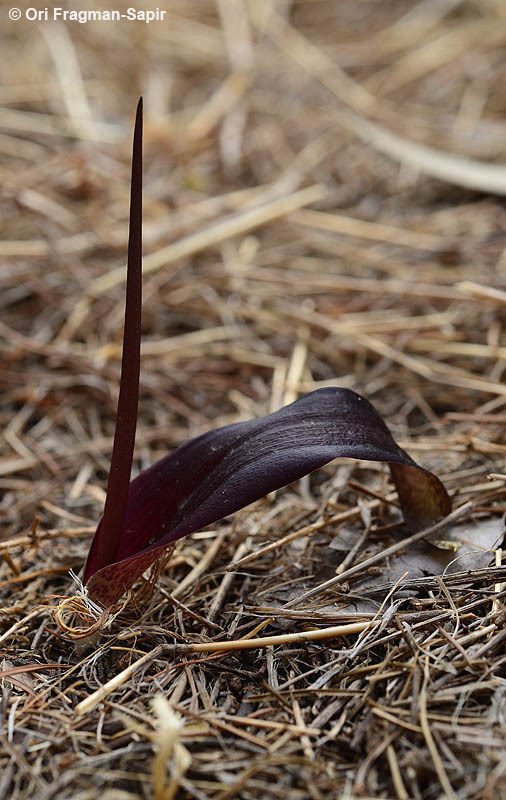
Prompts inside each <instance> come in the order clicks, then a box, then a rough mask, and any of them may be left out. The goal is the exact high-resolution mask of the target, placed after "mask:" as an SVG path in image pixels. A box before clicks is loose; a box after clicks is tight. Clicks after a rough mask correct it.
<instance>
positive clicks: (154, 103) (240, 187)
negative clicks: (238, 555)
mask: <svg viewBox="0 0 506 800" xmlns="http://www.w3.org/2000/svg"><path fill="white" fill-rule="evenodd" d="M44 8H45V7H44ZM44 8H41V9H37V10H38V11H41V12H42V14H43V15H44V13H45V10H44ZM10 9H11V6H10V5H9V4H8V3H5V2H2V3H1V11H0V14H1V18H2V26H1V30H2V33H1V37H2V42H1V45H2V54H3V57H2V59H1V63H0V73H1V78H2V80H1V88H0V155H1V166H0V170H1V173H0V175H1V180H0V183H1V197H2V200H1V228H2V240H3V241H2V244H1V245H0V257H1V266H0V281H1V292H0V303H1V307H2V315H1V323H0V324H1V327H0V335H1V337H2V340H1V355H2V371H1V373H0V381H1V389H2V400H3V402H2V408H3V410H2V425H3V427H4V434H3V436H2V445H1V454H2V455H1V460H0V478H1V479H2V480H3V489H4V495H3V496H4V501H3V507H2V513H3V519H2V522H3V523H4V525H5V526H6V530H8V531H9V532H10V533H12V531H13V530H17V529H19V528H20V527H22V526H23V525H26V524H28V523H29V521H30V519H31V515H32V514H33V508H34V506H36V504H37V503H38V501H39V500H42V501H43V502H46V503H47V502H54V503H57V502H62V503H63V498H65V503H67V502H69V499H70V500H71V501H72V502H73V503H74V504H76V507H79V508H80V509H81V511H80V513H83V514H85V516H86V517H87V515H88V512H89V513H90V514H91V517H92V518H96V514H97V508H100V502H101V500H102V498H103V490H102V489H101V488H100V487H102V486H104V482H105V477H106V474H107V464H108V453H109V451H110V446H111V436H112V432H113V425H114V413H115V403H116V395H117V387H118V377H119V358H120V342H121V332H122V314H123V289H124V286H123V265H124V262H125V251H126V240H127V215H128V194H129V170H130V148H131V134H132V126H133V117H134V112H135V106H136V102H137V99H138V97H139V95H140V94H142V95H143V96H144V107H145V145H144V153H145V193H144V203H145V208H144V229H145V233H144V252H145V283H144V294H145V299H144V321H143V331H144V350H143V372H142V388H141V410H140V426H139V439H138V461H137V467H136V468H139V467H143V466H146V465H147V464H150V463H152V462H153V460H154V459H155V458H157V457H159V456H161V455H163V454H165V452H166V451H167V449H170V448H171V447H173V446H174V445H176V444H177V443H179V442H180V441H182V440H184V439H186V438H187V437H188V436H189V435H192V434H195V433H198V432H201V431H202V430H205V429H207V428H208V427H209V426H210V425H211V424H217V423H224V422H229V421H233V420H237V419H243V418H247V417H250V416H254V415H257V414H263V413H266V412H267V411H269V410H272V409H275V408H277V407H279V406H280V405H282V404H283V403H286V402H289V401H291V400H293V399H295V398H296V397H297V396H298V395H299V394H300V393H303V392H306V391H310V390H312V389H314V388H317V387H318V386H324V385H332V384H337V385H344V386H350V387H352V388H354V389H356V390H358V391H360V392H363V393H364V394H366V395H367V396H368V397H369V398H370V399H371V400H372V401H373V402H374V404H375V405H376V407H377V408H378V410H380V412H381V413H382V414H383V415H384V416H385V417H386V419H387V420H388V422H389V425H390V427H391V429H392V430H393V432H394V433H395V435H397V437H398V438H400V440H401V441H402V443H403V444H406V445H410V447H408V449H409V450H410V452H411V453H412V454H413V455H414V456H415V457H416V458H418V459H419V460H421V461H422V463H424V465H425V466H427V467H429V468H431V469H436V470H439V471H441V470H443V472H445V471H446V473H448V474H451V472H452V470H455V469H456V468H457V466H458V467H459V470H460V472H462V470H463V469H464V471H465V469H470V470H471V473H472V471H473V470H478V471H479V470H481V471H482V472H483V471H485V470H486V466H485V464H486V463H488V458H489V453H490V447H489V449H488V450H487V449H486V448H485V450H484V451H483V448H482V450H480V448H479V447H478V446H472V447H470V446H469V437H473V436H475V437H477V436H478V433H477V429H476V423H475V422H473V421H472V420H471V421H469V420H468V419H457V418H454V419H453V420H452V415H453V417H455V413H460V414H462V413H463V414H464V415H465V414H466V413H467V414H469V413H470V412H476V411H477V410H478V411H479V412H480V413H481V414H482V416H483V415H486V414H487V413H491V412H500V411H501V409H502V408H503V406H504V402H505V394H506V388H505V387H504V385H503V383H502V377H503V371H504V365H505V356H506V342H505V340H504V333H503V329H502V324H503V311H504V302H503V301H501V300H500V299H499V300H498V299H497V298H494V297H492V298H491V297H490V296H489V295H487V294H486V293H485V295H483V293H481V294H480V290H479V289H476V287H474V288H473V286H472V285H470V284H469V282H475V283H476V282H478V283H480V284H484V285H486V286H488V287H493V288H496V289H501V287H502V288H503V289H504V288H505V282H506V258H505V255H504V254H505V242H506V238H505V228H506V226H505V221H506V214H505V209H504V199H503V195H504V193H505V192H506V178H505V174H506V166H505V164H506V144H505V143H506V136H505V133H506V125H505V111H506V108H505V106H506V95H505V93H504V86H505V65H506V6H505V5H504V3H503V2H501V0H480V1H479V2H478V1H473V0H421V1H420V2H406V1H405V0H393V1H392V2H389V3H382V2H377V0H359V1H358V2H354V3H349V2H347V0H343V1H342V2H340V0H293V2H283V1H281V0H279V1H278V2H275V1H273V0H251V1H250V2H247V0H221V1H220V0H216V1H215V0H212V1H211V0H209V1H208V0H199V1H198V2H193V3H188V2H183V1H182V0H181V2H179V1H178V0H170V2H167V3H166V4H165V5H163V8H162V7H161V6H160V8H159V12H161V11H164V12H165V13H164V15H163V17H164V18H163V20H161V19H158V20H155V21H152V22H150V23H149V24H147V23H146V22H143V21H141V20H137V21H135V22H132V21H128V20H127V19H122V20H121V21H110V22H108V21H105V20H104V19H102V20H101V21H100V20H94V21H91V20H88V21H86V22H79V21H78V19H71V18H70V17H71V16H72V15H71V14H70V16H69V15H67V16H68V19H67V20H65V21H64V20H63V19H62V15H59V17H58V19H57V20H56V21H55V20H54V19H53V17H54V13H53V8H52V7H48V19H47V20H45V19H43V20H41V21H30V20H29V19H27V18H26V17H27V12H28V16H33V14H34V10H33V8H31V10H30V11H28V6H26V5H25V6H23V8H20V9H19V12H20V14H19V15H20V19H9V10H10ZM126 9H127V4H126V3H124V4H121V3H119V2H118V3H117V4H116V10H120V11H121V12H122V13H126ZM64 10H65V11H67V12H69V13H70V12H73V13H74V16H76V15H78V14H82V12H83V10H84V11H86V10H90V9H87V8H84V7H83V6H81V5H78V4H77V3H68V4H67V5H66V6H65V8H64ZM94 10H95V11H97V10H98V11H101V12H104V13H106V12H108V11H110V10H111V9H107V8H106V7H105V6H104V5H103V4H98V5H95V6H94ZM136 10H137V11H141V12H147V11H149V10H153V8H152V7H151V6H150V5H149V4H147V3H142V4H141V3H139V4H138V5H137V7H136ZM11 16H12V12H11ZM158 16H160V14H158ZM445 413H447V414H449V416H447V417H444V414H445ZM473 426H474V427H473ZM408 432H409V436H410V437H411V439H410V440H408V438H407V437H408ZM503 435H504V434H503V432H502V428H500V427H497V426H496V427H494V426H492V427H491V426H490V424H489V426H488V427H487V428H486V429H485V432H483V431H482V430H481V429H480V431H479V437H478V438H480V437H481V439H484V440H487V441H488V442H489V444H490V443H491V442H492V443H495V445H494V446H503V445H502V444H501V443H502V437H503ZM420 436H423V437H425V438H424V439H423V441H418V440H417V437H420ZM492 450H493V448H492ZM20 493H21V494H20ZM97 503H98V504H99V505H98V506H97ZM90 505H91V507H90Z"/></svg>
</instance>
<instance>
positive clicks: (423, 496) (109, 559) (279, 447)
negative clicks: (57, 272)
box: [84, 99, 451, 608]
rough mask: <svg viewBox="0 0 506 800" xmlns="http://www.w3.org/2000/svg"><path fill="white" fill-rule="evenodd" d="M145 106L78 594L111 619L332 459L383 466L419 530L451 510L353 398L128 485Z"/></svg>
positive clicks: (322, 394)
mask: <svg viewBox="0 0 506 800" xmlns="http://www.w3.org/2000/svg"><path fill="white" fill-rule="evenodd" d="M141 297H142V99H141V100H140V101H139V105H138V107H137V115H136V121H135V130H134V141H133V155H132V180H131V196H130V228H129V241H128V265H127V284H126V305H125V326H124V334H123V356H122V367H121V382H120V392H119V400H118V411H117V419H116V430H115V435H114V445H113V451H112V457H111V467H110V472H109V480H108V485H107V497H106V501H105V507H104V513H103V516H102V519H101V520H100V522H99V524H98V527H97V530H96V533H95V535H94V537H93V541H92V543H91V547H90V551H89V554H88V559H87V562H86V568H85V573H84V583H85V585H86V587H87V590H88V594H89V596H90V598H91V599H92V600H93V601H95V602H96V603H98V604H100V605H101V606H102V607H104V608H108V607H110V606H111V605H112V604H113V603H115V602H116V601H117V600H118V599H119V598H120V597H121V595H122V594H123V593H124V592H125V591H126V590H127V589H129V588H130V587H131V586H132V584H133V583H134V582H135V581H136V580H137V578H138V577H139V576H140V575H141V574H142V573H143V572H144V571H145V570H146V569H147V568H148V567H149V566H150V565H152V564H153V563H154V562H155V561H156V560H157V559H158V558H160V557H161V556H162V555H163V553H164V551H165V550H166V548H167V547H168V546H169V545H171V544H172V543H173V542H175V541H176V540H177V539H180V538H181V537H183V536H186V535H187V534H189V533H193V532H194V531H197V530H199V529H201V528H203V527H204V526H206V525H210V524H212V523H213V522H216V521H218V520H220V519H222V518H223V517H226V516H228V515H229V514H232V513H233V512H235V511H238V510H239V509H240V508H243V507H244V506H246V505H248V504H249V503H252V502H253V501H255V500H258V499H259V498H261V497H263V496H264V495H266V494H268V493H269V492H272V491H273V490H275V489H279V488H280V487H282V486H286V485H287V484H289V483H292V482H293V481H296V480H297V479H298V478H301V477H303V476H304V475H307V474H309V473H310V472H313V471H314V470H316V469H318V468H319V467H322V466H323V465H324V464H327V463H328V462H329V461H332V460H333V459H334V458H338V457H343V456H345V457H348V458H356V459H361V460H369V461H382V462H385V463H387V464H388V466H389V468H390V472H391V476H392V480H393V482H394V484H395V487H396V489H397V492H398V495H399V502H400V505H401V509H402V512H403V515H404V519H405V521H406V523H407V525H408V527H410V528H411V529H414V530H418V529H422V528H425V527H427V526H429V525H431V524H432V523H434V522H435V521H436V520H438V519H440V518H441V517H444V516H446V515H447V514H448V513H449V512H450V510H451V501H450V498H449V496H448V494H447V492H446V490H445V488H444V486H443V484H442V483H441V481H440V480H439V478H437V477H436V476H435V475H434V474H433V473H431V472H429V471H427V470H425V469H423V467H420V466H419V465H418V464H416V463H415V461H413V459H412V458H410V456H409V455H408V454H407V453H405V452H404V450H402V449H401V448H400V447H399V446H398V445H397V444H396V443H395V441H394V440H393V438H392V436H391V435H390V432H389V431H388V428H387V427H386V425H385V423H384V422H383V420H382V419H381V417H380V416H379V414H378V413H377V412H376V411H375V409H374V408H373V406H372V405H371V403H370V402H369V401H368V400H366V399H365V398H364V397H361V396H360V395H359V394H357V393H356V392H353V391H351V390H350V389H343V388H337V387H333V388H326V389H318V390H316V391H314V392H311V393H309V394H307V395H305V396H303V397H301V398H299V399H298V400H296V401H295V402H294V403H291V404H290V405H288V406H285V407H284V408H281V409H280V410H279V411H276V412H274V413H273V414H268V415H267V416H265V417H261V418H259V419H252V420H248V421H247V422H238V423H235V424H233V425H226V426H225V427H221V428H216V429H215V430H211V431H208V432H207V433H204V434H203V435H202V436H198V437H197V438H195V439H192V440H190V441H189V442H187V443H186V444H183V445H181V446H180V447H178V448H177V449H176V450H175V451H174V452H172V453H170V454H169V455H167V456H165V457H164V458H162V459H161V460H160V461H157V462H156V464H153V466H151V467H149V468H148V469H146V470H144V471H143V472H141V473H140V474H139V475H138V476H137V477H136V478H135V479H134V480H133V481H130V473H131V467H132V459H133V450H134V444H135V430H136V425H137V407H138V397H139V375H140V341H141Z"/></svg>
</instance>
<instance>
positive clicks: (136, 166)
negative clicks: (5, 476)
mask: <svg viewBox="0 0 506 800" xmlns="http://www.w3.org/2000/svg"><path fill="white" fill-rule="evenodd" d="M141 310H142V97H141V98H140V100H139V103H138V105H137V114H136V117H135V128H134V139H133V153H132V179H131V185H130V224H129V235H128V259H127V282H126V301H125V325H124V329H123V355H122V361H121V381H120V388H119V398H118V411H117V415H116V429H115V432H114V445H113V449H112V456H111V468H110V470H109V480H108V483H107V496H106V501H105V507H104V514H103V517H102V531H103V534H104V535H103V536H101V537H100V539H99V541H98V543H97V545H98V546H97V552H96V563H95V569H100V568H101V567H104V566H106V565H107V564H110V563H111V562H113V561H114V560H115V556H116V552H117V549H118V543H119V541H120V538H121V535H122V531H123V525H124V522H125V516H126V507H127V499H128V487H129V485H130V473H131V470H132V459H133V453H134V445H135V430H136V427H137V407H138V402H139V376H140V364H141V359H140V355H141V353H140V350H141ZM88 566H89V565H88V564H87V568H86V573H87V572H88ZM86 580H87V575H86V574H85V581H86Z"/></svg>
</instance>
